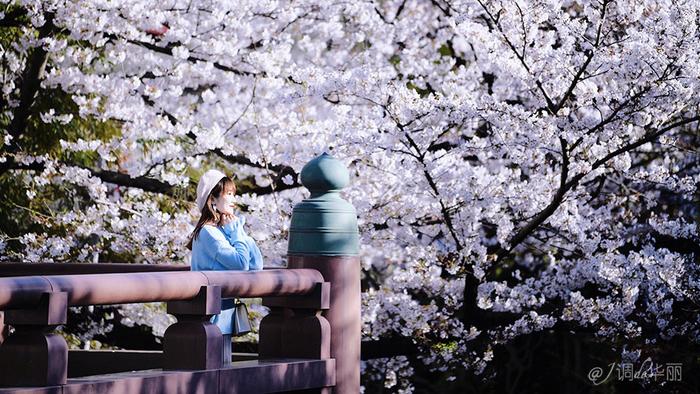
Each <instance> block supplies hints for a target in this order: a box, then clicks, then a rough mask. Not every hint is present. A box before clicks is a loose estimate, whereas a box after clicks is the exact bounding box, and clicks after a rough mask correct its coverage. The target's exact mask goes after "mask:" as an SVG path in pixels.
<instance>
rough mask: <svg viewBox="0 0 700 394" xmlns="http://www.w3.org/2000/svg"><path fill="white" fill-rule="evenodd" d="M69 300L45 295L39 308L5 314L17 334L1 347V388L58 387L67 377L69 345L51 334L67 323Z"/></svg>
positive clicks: (6, 312)
mask: <svg viewBox="0 0 700 394" xmlns="http://www.w3.org/2000/svg"><path fill="white" fill-rule="evenodd" d="M67 313H68V297H67V294H66V293H64V292H53V293H44V294H43V295H42V296H41V301H40V303H39V305H38V307H36V308H32V309H22V310H8V311H5V323H6V324H9V325H12V326H13V327H14V328H15V332H14V333H13V334H12V335H10V336H9V337H8V338H7V339H6V340H5V341H4V342H3V344H2V345H1V346H0V387H18V386H34V387H37V386H39V387H40V386H58V385H62V384H66V380H67V377H68V344H66V340H65V339H63V337H62V336H60V335H58V334H53V333H52V332H51V331H53V329H55V328H56V327H57V326H59V325H61V324H65V323H66V316H67Z"/></svg>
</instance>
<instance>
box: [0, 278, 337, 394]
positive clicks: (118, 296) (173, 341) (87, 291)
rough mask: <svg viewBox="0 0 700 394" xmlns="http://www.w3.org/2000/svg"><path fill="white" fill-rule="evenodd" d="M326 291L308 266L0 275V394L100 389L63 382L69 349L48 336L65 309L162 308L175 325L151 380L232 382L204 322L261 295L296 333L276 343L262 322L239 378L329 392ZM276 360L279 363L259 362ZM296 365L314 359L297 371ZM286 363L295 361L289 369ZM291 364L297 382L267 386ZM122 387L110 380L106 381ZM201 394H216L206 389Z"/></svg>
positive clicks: (231, 369) (235, 368)
mask: <svg viewBox="0 0 700 394" xmlns="http://www.w3.org/2000/svg"><path fill="white" fill-rule="evenodd" d="M329 294H330V285H329V283H327V282H324V278H323V276H322V275H321V274H320V273H319V271H317V270H314V269H278V270H265V271H255V272H237V271H220V272H217V271H207V272H184V271H178V272H142V273H114V274H84V275H44V276H21V277H5V278H0V310H4V311H5V323H7V324H10V325H11V326H13V327H14V329H15V332H14V333H13V334H12V335H10V336H9V337H8V338H7V339H6V340H5V342H4V343H3V344H2V345H0V387H25V386H26V387H46V388H51V387H52V388H56V387H61V386H62V387H64V388H67V387H72V388H73V389H77V388H78V387H83V388H84V386H89V387H91V388H92V389H95V387H96V386H95V385H98V384H104V379H103V381H101V383H99V382H95V381H85V380H84V379H83V380H80V379H77V380H76V379H67V366H68V348H67V344H66V342H65V340H64V339H63V337H61V336H60V335H58V334H55V333H53V332H52V330H53V329H54V328H55V327H56V326H58V325H61V324H65V323H66V316H67V308H68V307H69V306H78V305H110V304H123V303H143V302H157V301H165V302H167V303H168V312H169V313H171V314H173V315H175V316H176V317H177V320H178V321H177V322H176V323H174V324H172V325H171V326H170V327H169V328H168V329H167V330H166V332H165V335H164V338H163V348H164V351H163V371H157V372H152V376H151V377H152V378H156V377H157V378H158V379H161V380H162V382H161V383H162V384H163V385H164V386H162V387H167V386H168V382H177V381H180V380H182V379H183V378H182V375H181V374H174V373H166V371H194V370H200V371H209V372H208V374H212V373H215V374H218V375H217V378H216V379H210V380H211V381H212V382H213V381H216V382H219V381H221V379H223V378H222V376H224V377H225V376H229V378H230V377H231V376H237V375H236V374H240V373H241V371H240V369H241V367H242V366H241V365H234V364H235V363H234V364H232V365H222V357H221V349H222V344H223V342H222V340H223V338H222V335H221V332H220V331H219V329H218V327H216V326H215V325H213V324H212V323H211V322H210V317H211V316H212V315H214V314H216V313H219V312H220V308H221V298H222V297H223V298H232V297H237V298H251V297H256V298H257V297H263V303H264V304H265V305H268V306H270V307H272V308H273V309H278V308H282V309H284V310H285V311H286V312H285V313H284V316H283V320H284V322H283V327H284V330H285V333H296V334H297V335H298V336H296V335H294V334H292V335H294V336H290V337H287V338H284V339H283V338H279V337H278V336H279V335H280V334H282V335H283V334H284V333H281V332H279V331H278V328H279V327H278V326H276V325H275V326H274V329H272V330H270V329H269V328H268V326H270V324H269V322H263V323H262V324H261V327H260V345H259V346H260V351H259V358H260V361H262V362H263V363H262V364H260V363H258V364H255V365H250V363H247V364H245V363H244V364H245V365H243V366H244V367H245V369H246V371H247V372H246V374H247V375H248V376H247V379H246V380H248V381H253V382H257V383H256V390H259V391H261V392H262V391H282V390H286V389H289V388H294V389H309V388H322V387H327V386H330V385H333V384H334V383H335V369H334V367H335V364H334V360H332V359H331V358H330V326H329V324H328V322H327V321H326V320H325V318H324V317H322V316H321V315H320V312H321V311H322V310H326V309H328V307H329ZM268 320H269V319H268ZM300 338H303V341H300V345H298V346H296V347H294V346H293V347H289V346H286V347H280V346H278V344H279V343H280V341H281V340H291V339H300ZM280 349H282V351H280ZM273 358H274V359H275V360H278V361H277V362H264V361H265V360H271V359H273ZM300 359H307V360H319V361H321V362H320V363H318V362H317V363H310V364H309V363H308V362H307V363H306V364H304V363H303V362H302V364H299V362H300ZM290 360H294V362H295V363H296V364H294V363H292V364H290ZM292 367H295V368H297V369H299V368H301V369H299V371H300V373H299V374H297V375H298V376H297V377H296V378H297V379H296V381H295V380H294V379H290V378H289V377H286V378H285V379H270V375H271V374H272V375H274V374H275V373H277V374H281V373H282V374H283V373H285V371H288V370H289V369H290V368H292ZM307 367H308V368H307ZM212 371H214V372H212ZM301 372H303V373H301ZM222 374H223V375H222ZM256 374H257V375H258V376H257V378H256ZM127 375H128V374H127ZM219 375H222V376H219ZM129 379H132V380H133V377H129V376H122V378H121V380H122V382H121V384H122V385H123V384H126V383H125V382H127V381H129ZM163 379H164V380H163ZM231 379H232V378H230V379H229V380H230V381H231V382H234V380H235V379H234V380H231ZM251 379H252V380H251ZM119 380H120V379H119V378H115V379H113V380H110V382H111V383H110V384H115V382H118V381H119ZM80 382H82V383H80ZM212 384H213V383H212ZM218 384H219V383H217V385H218ZM232 384H233V383H232ZM217 387H218V386H217ZM265 387H267V389H264V388H265ZM2 391H3V390H2V389H0V392H2ZM63 391H64V392H66V390H63ZM112 391H113V390H112ZM206 391H207V392H210V391H211V392H213V391H219V390H218V389H214V388H213V387H209V386H207V390H206ZM224 391H226V390H224Z"/></svg>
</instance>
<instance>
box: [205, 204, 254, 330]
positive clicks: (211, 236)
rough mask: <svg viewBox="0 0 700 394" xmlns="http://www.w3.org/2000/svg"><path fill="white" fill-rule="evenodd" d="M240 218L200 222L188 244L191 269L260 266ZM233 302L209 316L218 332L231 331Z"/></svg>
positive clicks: (237, 268) (246, 269)
mask: <svg viewBox="0 0 700 394" xmlns="http://www.w3.org/2000/svg"><path fill="white" fill-rule="evenodd" d="M243 225H245V218H244V217H237V218H236V220H234V221H232V222H230V223H228V224H227V225H225V226H222V227H216V226H210V225H204V226H203V227H202V229H201V230H200V232H199V235H198V236H197V239H195V240H194V242H193V243H192V271H225V270H237V271H256V270H261V269H262V268H263V261H262V255H261V254H260V249H259V248H258V245H256V244H255V240H253V238H251V237H250V236H248V234H246V233H245V230H244V229H243ZM232 306H233V303H232V302H231V301H230V300H225V301H223V302H222V306H221V313H220V314H218V315H216V316H214V317H213V318H212V323H214V324H216V325H217V326H218V327H219V329H220V330H221V333H222V334H224V335H230V334H231V333H232V332H233V324H232V322H233V311H234V310H233V308H232Z"/></svg>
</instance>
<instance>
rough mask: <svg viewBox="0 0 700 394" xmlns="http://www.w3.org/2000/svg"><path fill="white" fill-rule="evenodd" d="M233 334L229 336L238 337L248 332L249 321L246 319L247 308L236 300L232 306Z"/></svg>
mask: <svg viewBox="0 0 700 394" xmlns="http://www.w3.org/2000/svg"><path fill="white" fill-rule="evenodd" d="M232 326H233V332H232V333H231V335H233V336H234V337H239V336H241V335H245V334H247V333H249V332H250V319H249V318H248V307H247V306H246V305H245V304H244V303H243V302H241V300H239V299H236V300H235V301H234V306H233V325H232Z"/></svg>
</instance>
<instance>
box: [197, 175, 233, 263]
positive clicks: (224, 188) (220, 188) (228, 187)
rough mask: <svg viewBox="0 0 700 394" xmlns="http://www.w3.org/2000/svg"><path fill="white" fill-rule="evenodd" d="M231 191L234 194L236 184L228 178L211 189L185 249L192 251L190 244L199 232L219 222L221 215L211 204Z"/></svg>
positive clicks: (224, 178) (222, 179)
mask: <svg viewBox="0 0 700 394" xmlns="http://www.w3.org/2000/svg"><path fill="white" fill-rule="evenodd" d="M229 191H232V192H233V193H234V194H236V184H235V183H233V180H232V179H231V178H229V177H227V176H226V177H223V178H221V180H220V181H219V182H218V183H217V184H216V185H215V186H214V188H213V189H211V193H209V196H208V197H207V201H206V202H205V203H204V208H202V216H200V218H199V221H198V222H197V225H196V226H195V227H194V231H192V234H190V236H189V241H188V242H187V249H189V250H192V244H193V243H194V240H195V239H197V237H198V236H199V232H200V231H201V230H202V227H204V225H205V224H207V223H216V224H218V223H219V221H220V220H221V215H219V213H218V212H217V211H216V210H215V209H214V207H213V206H212V205H213V202H214V200H215V199H217V198H219V196H220V195H221V193H227V192H229Z"/></svg>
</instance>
